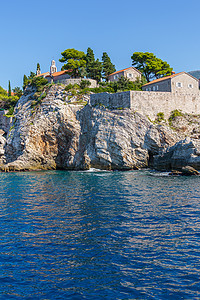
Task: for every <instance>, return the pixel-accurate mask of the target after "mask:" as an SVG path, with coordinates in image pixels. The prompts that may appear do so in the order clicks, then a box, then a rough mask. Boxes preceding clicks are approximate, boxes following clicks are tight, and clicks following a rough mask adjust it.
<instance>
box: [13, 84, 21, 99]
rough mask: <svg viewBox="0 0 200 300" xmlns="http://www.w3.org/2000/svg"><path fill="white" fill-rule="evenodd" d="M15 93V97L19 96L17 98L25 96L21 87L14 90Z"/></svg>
mask: <svg viewBox="0 0 200 300" xmlns="http://www.w3.org/2000/svg"><path fill="white" fill-rule="evenodd" d="M13 93H14V94H15V96H17V97H19V98H20V97H21V96H22V94H23V92H22V90H21V89H20V87H19V86H16V87H15V88H14V89H13Z"/></svg>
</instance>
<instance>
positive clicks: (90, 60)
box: [86, 48, 102, 82]
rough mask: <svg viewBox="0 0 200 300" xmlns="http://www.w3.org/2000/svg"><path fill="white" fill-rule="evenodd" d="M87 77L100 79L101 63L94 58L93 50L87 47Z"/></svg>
mask: <svg viewBox="0 0 200 300" xmlns="http://www.w3.org/2000/svg"><path fill="white" fill-rule="evenodd" d="M86 71H87V78H92V79H95V80H97V81H98V82H99V81H100V80H101V71H102V63H101V62H100V61H99V59H97V60H95V57H94V52H93V50H92V49H91V48H88V49H87V54H86Z"/></svg>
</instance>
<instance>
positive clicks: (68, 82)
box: [53, 78, 97, 88]
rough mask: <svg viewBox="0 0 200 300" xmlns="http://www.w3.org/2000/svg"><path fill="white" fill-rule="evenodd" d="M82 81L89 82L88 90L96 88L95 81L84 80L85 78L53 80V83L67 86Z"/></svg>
mask: <svg viewBox="0 0 200 300" xmlns="http://www.w3.org/2000/svg"><path fill="white" fill-rule="evenodd" d="M82 80H88V81H90V83H91V84H90V86H89V87H90V88H95V87H97V82H96V80H94V79H89V78H88V79H85V78H80V79H79V78H70V79H54V80H53V81H54V82H55V83H63V84H65V85H68V84H79V83H80V82H81V81H82Z"/></svg>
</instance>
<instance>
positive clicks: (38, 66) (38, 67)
mask: <svg viewBox="0 0 200 300" xmlns="http://www.w3.org/2000/svg"><path fill="white" fill-rule="evenodd" d="M37 70H39V71H41V70H40V64H39V63H37Z"/></svg>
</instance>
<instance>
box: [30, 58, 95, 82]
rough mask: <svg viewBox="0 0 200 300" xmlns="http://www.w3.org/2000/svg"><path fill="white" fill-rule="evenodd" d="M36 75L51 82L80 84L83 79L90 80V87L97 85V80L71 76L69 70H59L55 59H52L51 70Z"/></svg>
mask: <svg viewBox="0 0 200 300" xmlns="http://www.w3.org/2000/svg"><path fill="white" fill-rule="evenodd" d="M36 76H42V77H44V78H46V79H47V80H48V82H49V83H53V82H54V83H62V84H65V85H68V84H75V83H76V84H80V82H81V81H82V80H87V81H90V87H91V88H95V87H97V81H96V80H94V79H89V78H71V75H70V72H69V70H64V71H59V72H57V67H56V63H55V60H52V61H51V66H50V72H46V73H41V72H40V73H38V74H37V75H36Z"/></svg>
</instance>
